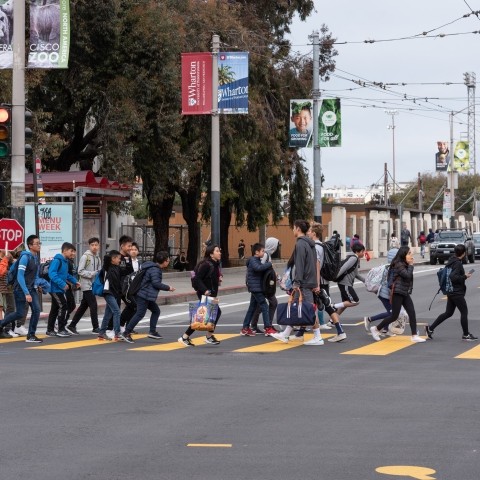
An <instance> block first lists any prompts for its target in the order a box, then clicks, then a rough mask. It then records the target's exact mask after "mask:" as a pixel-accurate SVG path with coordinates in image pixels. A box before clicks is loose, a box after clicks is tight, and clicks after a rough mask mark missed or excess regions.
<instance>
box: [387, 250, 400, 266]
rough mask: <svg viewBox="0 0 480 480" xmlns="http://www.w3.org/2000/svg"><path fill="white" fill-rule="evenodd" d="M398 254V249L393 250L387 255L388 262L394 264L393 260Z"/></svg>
mask: <svg viewBox="0 0 480 480" xmlns="http://www.w3.org/2000/svg"><path fill="white" fill-rule="evenodd" d="M397 252H398V248H391V249H390V250H389V251H388V253H387V262H388V263H392V260H393V259H394V258H395V255H396V254H397Z"/></svg>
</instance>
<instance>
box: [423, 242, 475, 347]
mask: <svg viewBox="0 0 480 480" xmlns="http://www.w3.org/2000/svg"><path fill="white" fill-rule="evenodd" d="M454 253H455V254H454V255H453V256H452V257H450V258H449V259H448V261H447V264H446V265H445V268H451V269H452V271H451V273H450V281H451V282H452V288H453V291H452V292H451V293H447V307H446V309H445V312H444V313H442V314H441V315H439V316H438V317H437V319H436V320H435V321H434V322H433V323H432V325H427V326H426V327H425V333H426V334H427V336H428V338H429V339H430V340H433V331H434V330H435V329H436V328H437V327H438V326H439V325H440V324H441V323H443V322H444V321H445V320H446V319H447V318H450V317H451V316H452V315H453V314H454V312H455V309H456V308H458V311H459V312H460V325H461V326H462V330H463V335H462V340H464V341H466V342H474V341H475V340H478V338H477V337H474V336H473V335H472V334H471V333H470V332H469V331H468V307H467V302H466V301H465V293H466V292H467V287H466V285H465V280H466V279H467V278H470V277H471V276H472V274H471V273H465V269H464V268H463V263H462V259H463V258H464V257H465V255H466V248H465V245H456V246H455V250H454Z"/></svg>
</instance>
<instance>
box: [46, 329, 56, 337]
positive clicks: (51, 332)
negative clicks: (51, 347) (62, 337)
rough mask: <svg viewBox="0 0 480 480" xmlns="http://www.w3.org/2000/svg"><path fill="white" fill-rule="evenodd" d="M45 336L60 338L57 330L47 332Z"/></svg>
mask: <svg viewBox="0 0 480 480" xmlns="http://www.w3.org/2000/svg"><path fill="white" fill-rule="evenodd" d="M45 335H46V336H47V337H57V336H58V335H57V332H56V331H55V330H47V331H46V332H45Z"/></svg>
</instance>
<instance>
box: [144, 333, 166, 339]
mask: <svg viewBox="0 0 480 480" xmlns="http://www.w3.org/2000/svg"><path fill="white" fill-rule="evenodd" d="M148 338H153V339H154V340H162V338H163V337H162V336H161V335H160V334H159V333H158V332H150V333H149V334H148Z"/></svg>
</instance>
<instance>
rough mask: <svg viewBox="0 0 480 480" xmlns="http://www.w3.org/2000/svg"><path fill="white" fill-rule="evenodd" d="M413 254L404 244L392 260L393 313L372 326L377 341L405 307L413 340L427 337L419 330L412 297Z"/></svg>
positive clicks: (417, 340)
mask: <svg viewBox="0 0 480 480" xmlns="http://www.w3.org/2000/svg"><path fill="white" fill-rule="evenodd" d="M413 264H414V259H413V254H412V252H411V250H410V247H408V246H403V247H400V248H399V249H398V252H397V254H396V255H395V258H394V259H393V260H392V263H391V264H390V269H389V278H390V272H392V273H391V275H392V280H393V281H392V284H391V285H390V288H391V290H392V293H391V304H392V314H391V315H390V316H389V317H387V318H384V319H383V320H382V321H381V322H380V324H379V325H377V326H376V327H375V326H373V327H370V331H371V332H372V337H373V339H374V340H376V341H377V342H378V341H379V340H380V332H381V331H382V330H383V329H384V328H386V327H388V325H390V324H391V323H393V322H394V321H395V320H397V318H398V317H399V315H400V309H401V308H402V307H403V308H404V309H405V310H406V312H407V313H408V319H409V322H410V330H411V331H412V342H415V343H421V342H424V341H425V339H424V338H422V337H420V336H419V335H418V332H417V317H416V315H415V307H414V306H413V301H412V299H411V297H410V294H411V293H412V289H413Z"/></svg>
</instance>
